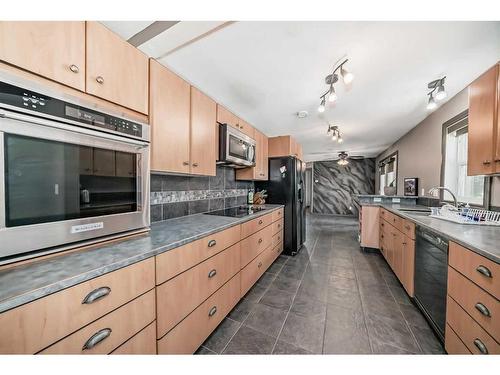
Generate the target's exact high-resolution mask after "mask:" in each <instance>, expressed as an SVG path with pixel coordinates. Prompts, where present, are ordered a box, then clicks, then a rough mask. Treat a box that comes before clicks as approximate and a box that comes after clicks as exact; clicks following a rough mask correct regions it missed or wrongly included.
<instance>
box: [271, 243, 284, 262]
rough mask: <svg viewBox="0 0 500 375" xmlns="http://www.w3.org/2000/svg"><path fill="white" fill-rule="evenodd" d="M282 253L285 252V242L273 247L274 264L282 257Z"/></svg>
mask: <svg viewBox="0 0 500 375" xmlns="http://www.w3.org/2000/svg"><path fill="white" fill-rule="evenodd" d="M282 252H283V242H279V243H278V244H277V245H273V253H274V258H273V262H274V260H275V259H276V258H277V257H279V256H280V254H281V253H282ZM271 263H272V262H271Z"/></svg>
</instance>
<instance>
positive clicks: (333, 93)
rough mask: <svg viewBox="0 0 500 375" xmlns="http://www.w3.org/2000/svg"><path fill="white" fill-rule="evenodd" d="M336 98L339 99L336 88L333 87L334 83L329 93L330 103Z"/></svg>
mask: <svg viewBox="0 0 500 375" xmlns="http://www.w3.org/2000/svg"><path fill="white" fill-rule="evenodd" d="M336 100H337V93H336V92H335V88H334V87H333V85H331V86H330V92H329V93H328V101H329V102H330V103H333V102H334V101H336Z"/></svg>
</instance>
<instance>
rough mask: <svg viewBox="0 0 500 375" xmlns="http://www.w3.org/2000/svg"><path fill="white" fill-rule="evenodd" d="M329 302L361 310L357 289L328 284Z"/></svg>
mask: <svg viewBox="0 0 500 375" xmlns="http://www.w3.org/2000/svg"><path fill="white" fill-rule="evenodd" d="M327 302H328V303H329V304H333V305H337V306H341V307H344V308H347V309H351V310H356V311H361V298H360V296H359V293H358V291H351V290H346V289H340V288H336V287H332V286H330V287H329V288H328V299H327Z"/></svg>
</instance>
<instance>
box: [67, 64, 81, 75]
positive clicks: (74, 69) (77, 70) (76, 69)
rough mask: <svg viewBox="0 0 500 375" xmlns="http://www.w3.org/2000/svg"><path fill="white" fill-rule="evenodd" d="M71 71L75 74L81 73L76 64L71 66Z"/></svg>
mask: <svg viewBox="0 0 500 375" xmlns="http://www.w3.org/2000/svg"><path fill="white" fill-rule="evenodd" d="M69 70H71V71H72V72H73V73H78V72H79V71H80V69H78V66H76V65H75V64H71V65H70V66H69Z"/></svg>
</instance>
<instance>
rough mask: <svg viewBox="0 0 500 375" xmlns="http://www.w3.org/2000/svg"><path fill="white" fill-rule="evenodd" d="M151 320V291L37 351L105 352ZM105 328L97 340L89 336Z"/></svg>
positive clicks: (152, 308)
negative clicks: (93, 342)
mask: <svg viewBox="0 0 500 375" xmlns="http://www.w3.org/2000/svg"><path fill="white" fill-rule="evenodd" d="M154 319H155V291H154V290H150V291H149V292H147V293H146V294H143V295H142V296H140V297H138V298H136V299H135V300H133V301H131V302H129V303H127V304H126V305H124V306H122V307H120V308H119V309H117V310H115V311H113V312H111V313H109V314H108V315H105V316H103V317H102V318H100V319H98V320H97V321H95V322H94V323H91V324H89V325H88V326H86V327H84V328H82V329H80V330H78V331H77V332H75V333H73V334H71V335H69V336H68V337H66V338H64V339H62V340H61V341H59V342H57V343H56V344H54V345H52V346H50V347H48V348H47V349H45V350H43V351H42V352H41V353H40V354H108V353H111V352H112V351H113V350H114V349H116V348H117V347H118V346H120V345H121V344H123V343H124V342H125V341H127V340H128V339H129V338H131V337H132V336H134V335H135V334H136V333H138V332H139V331H141V330H142V329H143V328H144V327H146V326H147V325H148V324H149V323H151V322H152V321H154ZM106 331H107V333H106V334H107V336H102V337H103V338H102V339H101V340H100V341H97V339H96V343H95V344H90V343H91V342H92V338H94V337H96V336H97V335H99V334H103V333H104V332H106Z"/></svg>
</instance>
